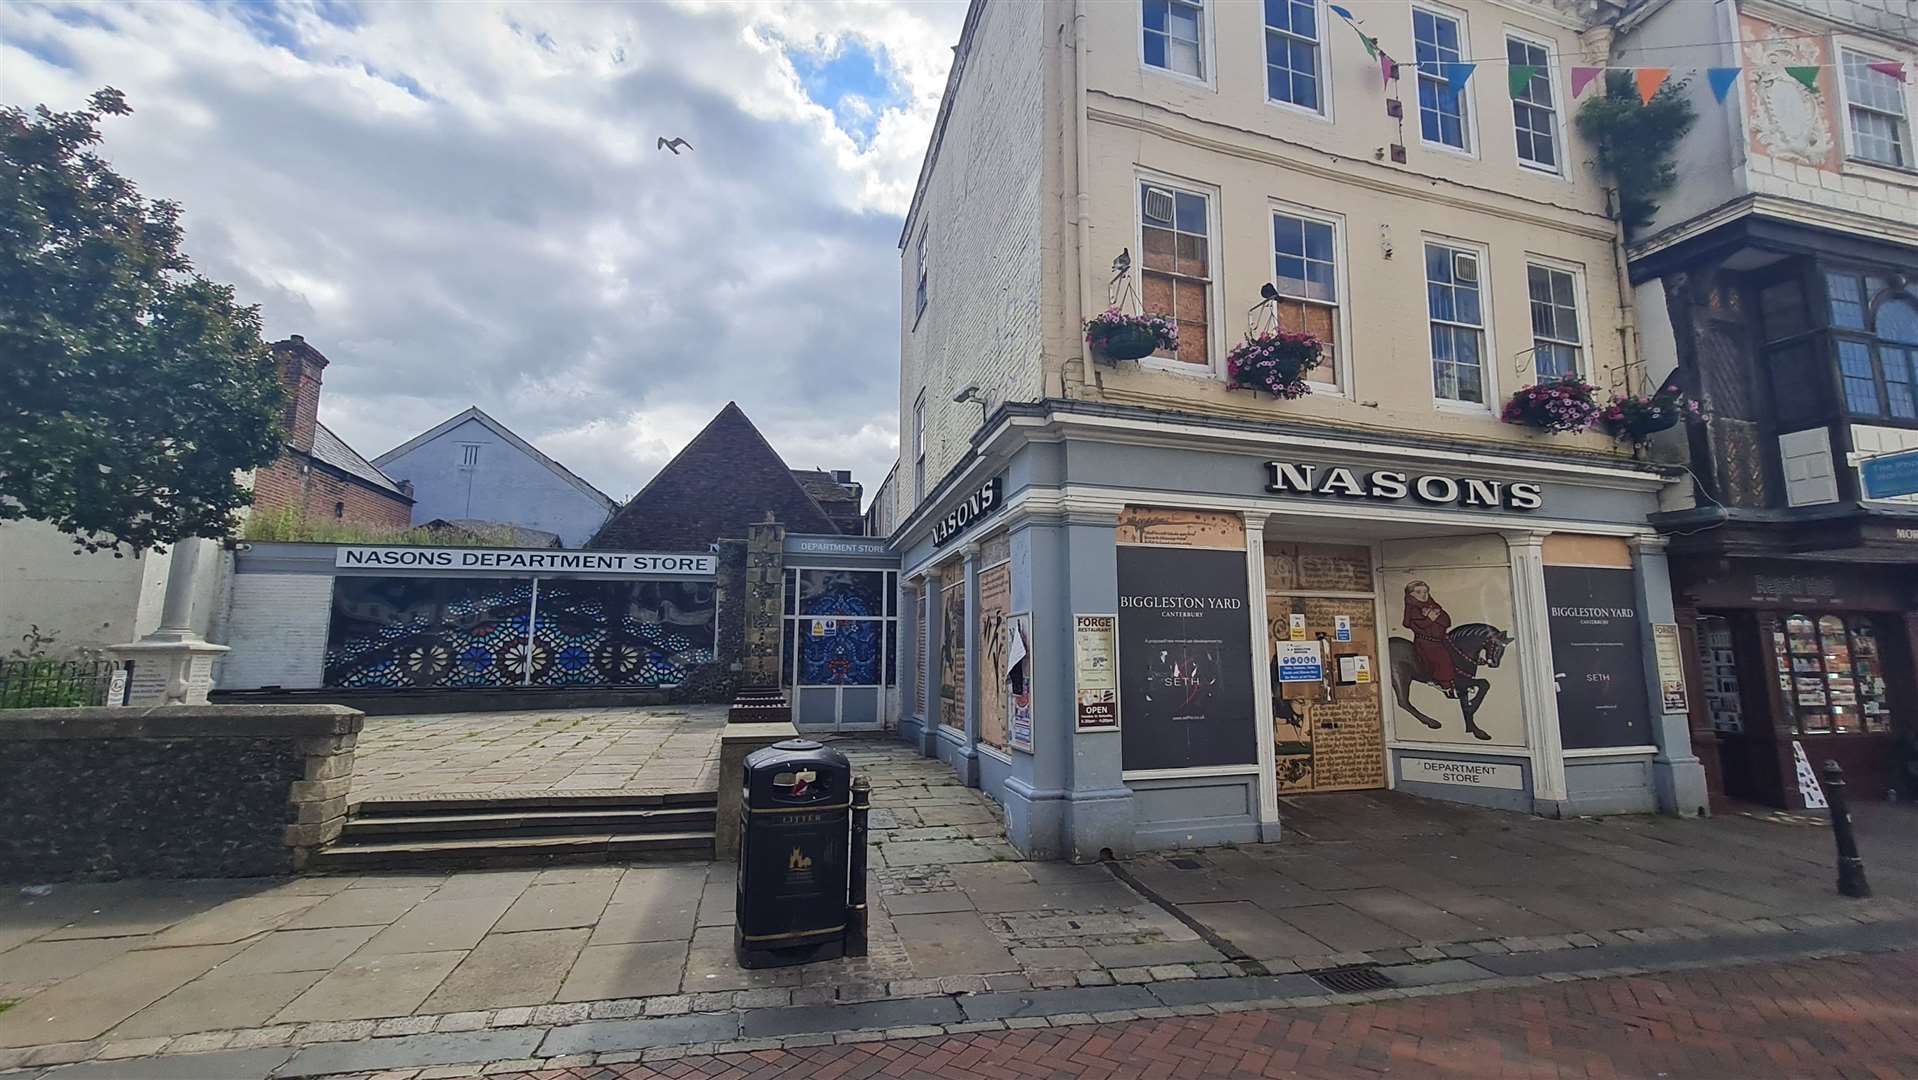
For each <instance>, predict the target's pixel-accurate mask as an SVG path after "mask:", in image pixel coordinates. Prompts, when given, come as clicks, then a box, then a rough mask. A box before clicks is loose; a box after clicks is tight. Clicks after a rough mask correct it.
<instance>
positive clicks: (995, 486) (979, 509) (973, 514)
mask: <svg viewBox="0 0 1918 1080" xmlns="http://www.w3.org/2000/svg"><path fill="white" fill-rule="evenodd" d="M1002 486H1003V485H1002V482H1001V480H1000V478H999V477H997V476H995V477H993V478H992V479H990V480H988V481H986V482H985V483H984V484H982V485H980V487H979V490H977V491H974V492H973V493H972V494H970V495H967V496H966V498H965V501H964V502H962V503H960V504H959V505H958V506H955V507H953V508H952V509H951V510H948V511H946V516H945V517H942V518H940V519H939V520H938V521H935V522H933V523H932V546H933V547H936V548H937V547H945V546H946V545H947V544H948V543H950V542H951V541H952V539H953V538H954V537H956V536H958V535H959V534H960V533H962V532H965V531H966V530H967V529H970V528H972V526H973V524H974V523H975V522H977V521H978V520H979V519H980V518H983V517H985V516H987V515H988V514H991V513H992V512H993V511H994V510H997V509H999V493H1000V490H1001V488H1002Z"/></svg>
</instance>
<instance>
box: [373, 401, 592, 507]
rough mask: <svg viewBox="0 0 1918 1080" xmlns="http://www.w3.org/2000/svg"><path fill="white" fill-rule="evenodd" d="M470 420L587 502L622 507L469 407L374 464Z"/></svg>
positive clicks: (427, 441)
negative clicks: (574, 490)
mask: <svg viewBox="0 0 1918 1080" xmlns="http://www.w3.org/2000/svg"><path fill="white" fill-rule="evenodd" d="M468 420H475V421H478V422H479V423H480V424H481V425H482V426H484V427H485V428H486V429H487V430H488V431H491V432H492V433H493V434H495V435H497V436H499V437H500V438H501V439H503V440H505V442H506V443H507V444H508V445H510V446H512V447H513V448H514V449H516V450H518V451H520V452H521V453H523V454H525V455H526V456H527V457H530V458H532V459H533V460H534V461H537V462H539V463H540V464H541V465H544V466H546V468H547V469H548V470H549V471H551V472H552V474H553V475H554V476H557V477H559V478H560V479H561V480H564V481H566V482H567V483H568V484H571V485H572V486H573V487H575V488H577V489H578V490H579V492H580V494H582V495H585V496H587V497H588V498H591V499H593V500H594V501H596V502H598V503H599V504H600V505H601V506H604V507H605V508H606V509H607V510H608V511H611V510H613V509H614V508H615V507H617V506H618V505H619V504H618V503H617V502H614V501H613V499H612V498H611V497H610V496H608V495H607V494H606V493H605V492H603V491H601V490H599V489H598V488H596V487H594V486H593V485H592V484H590V483H587V482H586V480H585V479H584V478H582V477H581V476H580V475H579V474H578V473H575V472H574V471H573V470H571V469H569V468H567V467H566V466H564V465H561V464H560V463H559V462H557V461H554V460H553V459H552V458H549V457H547V456H546V455H545V454H542V453H540V452H539V450H538V448H536V447H535V446H534V445H533V444H532V443H529V442H527V441H526V440H525V439H522V438H520V437H519V436H518V435H516V434H514V433H513V429H512V428H509V427H507V426H506V425H505V424H502V423H500V422H499V421H498V420H495V419H493V418H492V417H490V416H488V415H486V413H485V412H484V411H483V410H481V409H480V407H479V406H478V405H469V406H467V408H466V411H465V412H462V413H460V414H458V415H456V416H451V417H448V418H447V419H445V420H442V421H440V422H439V423H438V424H435V425H433V426H432V427H430V428H428V429H426V430H425V431H422V432H420V433H419V434H418V435H415V436H413V437H412V438H410V439H408V440H406V441H405V442H403V443H401V444H400V445H398V446H395V447H394V448H393V449H391V450H388V451H387V452H386V453H384V454H381V455H380V456H379V457H376V458H374V459H373V462H374V463H375V464H377V465H386V464H389V463H391V462H393V461H397V460H398V459H400V458H402V457H404V456H406V455H407V454H410V453H412V452H413V451H414V450H417V449H419V448H420V447H422V446H425V445H426V444H427V443H430V442H432V441H433V440H434V439H437V438H439V437H440V436H441V435H444V434H446V433H447V432H449V431H451V430H453V429H454V428H456V427H459V426H460V425H461V424H464V423H466V422H467V421H468Z"/></svg>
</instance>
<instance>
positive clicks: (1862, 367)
mask: <svg viewBox="0 0 1918 1080" xmlns="http://www.w3.org/2000/svg"><path fill="white" fill-rule="evenodd" d="M1838 370H1839V373H1840V374H1841V375H1843V376H1844V383H1845V408H1846V409H1848V410H1850V411H1851V412H1853V413H1862V414H1864V415H1866V416H1878V415H1880V414H1882V413H1883V412H1884V407H1883V406H1882V405H1881V404H1880V403H1879V401H1878V382H1877V380H1876V379H1874V378H1873V377H1872V370H1871V348H1870V346H1868V345H1866V344H1865V343H1864V342H1862V341H1840V342H1839V343H1838Z"/></svg>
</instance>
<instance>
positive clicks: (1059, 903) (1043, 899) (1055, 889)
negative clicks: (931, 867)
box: [971, 878, 1144, 913]
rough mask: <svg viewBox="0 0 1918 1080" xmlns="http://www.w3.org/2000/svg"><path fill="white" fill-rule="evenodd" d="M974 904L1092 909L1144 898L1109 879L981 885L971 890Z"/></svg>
mask: <svg viewBox="0 0 1918 1080" xmlns="http://www.w3.org/2000/svg"><path fill="white" fill-rule="evenodd" d="M971 895H972V906H973V907H974V908H976V909H978V910H979V911H983V912H988V913H999V912H1007V911H1055V910H1056V911H1088V910H1092V909H1095V908H1117V907H1131V906H1132V905H1134V904H1137V903H1139V902H1140V901H1141V900H1143V899H1144V898H1143V897H1141V896H1140V895H1139V894H1138V893H1135V892H1133V891H1132V890H1131V889H1128V888H1126V887H1125V886H1124V885H1123V884H1120V883H1119V882H1117V881H1113V880H1112V879H1110V878H1107V879H1106V880H1105V881H1102V882H1093V883H1089V884H1076V885H1050V884H1048V885H1042V884H1038V883H1036V882H1035V883H1033V884H1030V885H981V886H979V887H977V888H974V889H972V890H971Z"/></svg>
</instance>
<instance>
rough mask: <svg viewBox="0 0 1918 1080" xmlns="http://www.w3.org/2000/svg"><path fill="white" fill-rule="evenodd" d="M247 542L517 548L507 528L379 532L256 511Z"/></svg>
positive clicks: (249, 522) (375, 528) (249, 519)
mask: <svg viewBox="0 0 1918 1080" xmlns="http://www.w3.org/2000/svg"><path fill="white" fill-rule="evenodd" d="M241 535H242V536H243V537H245V538H246V539H248V540H258V541H261V542H263V543H264V542H268V541H278V542H282V543H309V544H423V545H429V546H432V547H518V546H519V541H518V540H517V539H516V537H515V535H514V533H513V530H512V528H511V526H507V525H475V526H471V527H467V526H461V527H460V528H457V529H445V530H433V529H426V528H422V527H420V526H417V525H415V526H412V527H410V528H400V529H395V528H382V527H380V526H378V525H364V524H361V523H359V522H354V521H336V520H333V519H330V518H321V519H320V520H317V521H314V520H309V519H308V518H306V517H305V516H303V515H301V513H300V512H299V511H298V510H295V509H292V508H290V507H289V508H286V509H283V510H272V511H264V512H261V511H256V512H254V513H252V514H250V515H248V516H247V519H246V527H245V529H244V530H243V532H242V533H241Z"/></svg>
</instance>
